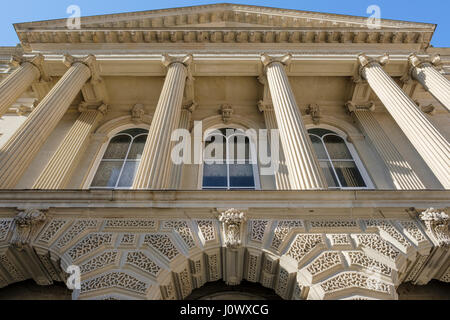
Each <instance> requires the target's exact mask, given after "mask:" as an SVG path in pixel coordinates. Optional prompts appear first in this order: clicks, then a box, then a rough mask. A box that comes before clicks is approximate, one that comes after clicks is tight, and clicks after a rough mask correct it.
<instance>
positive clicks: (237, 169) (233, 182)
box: [230, 164, 255, 188]
mask: <svg viewBox="0 0 450 320" xmlns="http://www.w3.org/2000/svg"><path fill="white" fill-rule="evenodd" d="M230 187H235V188H236V187H249V188H254V187H255V178H254V177H253V165H251V164H230Z"/></svg>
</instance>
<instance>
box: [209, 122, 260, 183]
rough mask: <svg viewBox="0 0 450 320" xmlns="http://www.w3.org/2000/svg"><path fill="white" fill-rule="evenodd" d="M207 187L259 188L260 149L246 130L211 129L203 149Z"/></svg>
mask: <svg viewBox="0 0 450 320" xmlns="http://www.w3.org/2000/svg"><path fill="white" fill-rule="evenodd" d="M202 188H203V189H226V190H236V189H247V190H255V189H259V179H258V168H257V161H256V151H255V150H254V145H253V143H252V142H251V139H250V138H249V137H248V136H247V135H246V134H245V132H244V131H243V130H242V129H234V128H221V129H216V130H213V131H210V132H209V133H207V135H206V138H205V145H204V152H203V179H202Z"/></svg>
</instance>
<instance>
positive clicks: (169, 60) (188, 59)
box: [162, 54, 193, 67]
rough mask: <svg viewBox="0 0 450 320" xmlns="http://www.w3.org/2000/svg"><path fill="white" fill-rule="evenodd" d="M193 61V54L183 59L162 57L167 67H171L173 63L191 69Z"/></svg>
mask: <svg viewBox="0 0 450 320" xmlns="http://www.w3.org/2000/svg"><path fill="white" fill-rule="evenodd" d="M192 60H193V57H192V54H188V55H186V56H184V57H181V58H180V57H173V56H169V55H168V54H163V56H162V63H163V65H164V66H165V67H169V66H170V65H171V64H173V63H181V64H183V65H184V66H185V67H189V65H190V64H191V63H192Z"/></svg>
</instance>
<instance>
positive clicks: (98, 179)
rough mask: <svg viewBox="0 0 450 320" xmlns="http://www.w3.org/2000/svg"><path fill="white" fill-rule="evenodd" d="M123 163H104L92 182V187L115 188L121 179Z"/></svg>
mask: <svg viewBox="0 0 450 320" xmlns="http://www.w3.org/2000/svg"><path fill="white" fill-rule="evenodd" d="M122 164H123V162H122V161H102V162H101V163H100V166H99V167H98V170H97V173H96V174H95V177H94V180H93V181H92V184H91V186H92V187H107V188H114V187H115V186H116V182H117V178H118V177H119V173H120V169H121V168H122Z"/></svg>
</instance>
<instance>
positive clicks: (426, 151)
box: [359, 55, 450, 189]
mask: <svg viewBox="0 0 450 320" xmlns="http://www.w3.org/2000/svg"><path fill="white" fill-rule="evenodd" d="M387 61H388V57H387V56H384V57H382V58H381V60H379V61H377V60H374V59H370V58H368V57H367V56H365V55H360V56H359V62H360V64H361V70H360V73H361V76H362V77H363V78H364V79H365V80H367V82H368V83H369V85H370V87H371V88H372V90H373V91H374V92H375V93H376V94H377V96H378V98H380V100H381V101H382V102H383V104H384V106H385V107H386V109H387V110H388V112H389V113H390V114H391V116H392V117H393V118H394V120H395V121H396V122H397V124H398V125H399V127H400V128H401V129H402V131H403V132H404V133H405V135H406V136H407V137H408V139H409V141H410V142H411V143H412V145H413V146H414V147H415V148H416V150H417V152H418V153H419V154H420V155H421V156H422V158H423V159H424V161H425V162H426V163H427V165H428V166H429V167H430V169H431V170H432V171H433V173H434V174H435V176H436V177H437V179H438V180H439V181H440V182H441V184H442V185H443V186H444V188H446V189H450V145H449V143H448V141H446V140H445V138H444V137H443V136H442V135H441V134H440V133H439V131H438V130H437V129H436V128H435V127H434V126H433V124H432V123H431V122H430V121H429V120H428V119H427V118H426V117H425V115H424V114H423V113H422V111H420V110H419V108H418V107H417V105H416V104H415V103H414V101H413V100H412V99H411V98H410V97H409V96H408V95H407V94H406V93H405V92H403V90H402V89H401V88H400V87H399V86H398V85H397V83H396V82H395V81H394V80H393V79H392V78H391V77H390V76H389V75H388V74H387V73H386V72H385V71H384V70H383V68H382V66H381V64H384V63H386V62H387Z"/></svg>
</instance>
